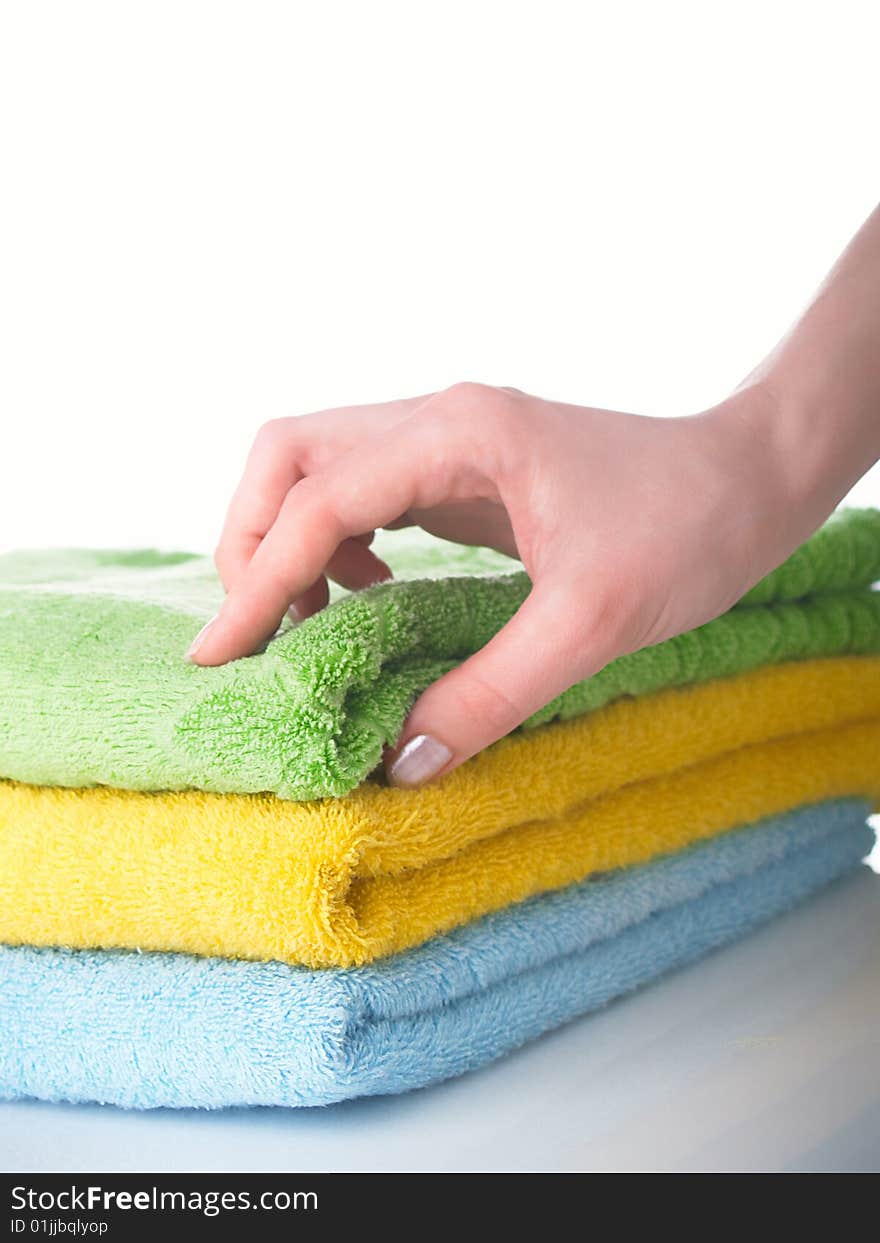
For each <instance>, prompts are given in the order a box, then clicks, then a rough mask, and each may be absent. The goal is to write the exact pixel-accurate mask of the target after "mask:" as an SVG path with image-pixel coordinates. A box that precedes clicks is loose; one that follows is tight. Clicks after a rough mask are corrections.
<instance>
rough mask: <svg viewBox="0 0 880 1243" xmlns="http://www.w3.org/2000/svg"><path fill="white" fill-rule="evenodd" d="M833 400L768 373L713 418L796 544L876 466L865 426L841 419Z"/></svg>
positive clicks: (739, 391)
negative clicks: (735, 441) (736, 442)
mask: <svg viewBox="0 0 880 1243" xmlns="http://www.w3.org/2000/svg"><path fill="white" fill-rule="evenodd" d="M834 411H835V403H834V399H833V397H832V396H831V395H830V394H828V393H827V392H824V391H823V389H822V387H821V386H819V387H817V388H816V390H815V391H813V390H812V389H811V388H810V387H809V386H808V385H804V384H797V383H793V382H791V381H789V380H788V378H787V377H786V376H785V375H784V374H782V373H781V372H779V371H776V370H774V369H769V370H768V371H767V373H766V374H762V375H760V376H757V377H755V378H753V379H749V380H747V381H746V383H745V384H744V385H743V386H742V387H741V388H739V389H737V390H736V392H734V393H733V394H732V395H731V396H730V397H729V398H728V399H727V400H726V401H724V402H722V403H721V404H720V406H718V407H716V408H715V410H714V411H713V412H711V413H712V414H713V415H714V416H715V417H717V418H718V419H719V421H723V422H724V423H725V425H726V427H727V428H728V430H729V431H730V432H731V434H733V435H734V436H739V437H740V438H741V440H742V442H743V444H744V446H745V452H746V456H747V459H748V461H749V462H750V469H752V470H753V471H754V472H755V476H756V480H757V486H758V487H763V488H764V489H766V490H769V491H770V492H772V495H773V497H774V498H775V507H776V509H777V513H778V519H779V521H780V522H781V523H782V526H783V528H790V529H791V531H792V534H793V536H794V538H795V539H796V541H797V542H800V540H801V539H805V538H806V537H807V536H808V535H809V534H810V533H811V532H812V531H813V530H814V529H815V528H816V527H817V526H818V525H819V524H820V523H821V522H823V521H824V520H825V518H827V516H828V515H829V514H830V513H831V512H832V510H833V509H834V508H835V506H836V505H837V504H838V503H839V502H840V501H841V500H842V499H843V497H844V496H845V495H846V493H847V492H848V491H849V489H850V488H851V487H852V486H853V484H854V483H855V482H856V481H857V480H858V479H859V478H860V477H861V475H862V474H863V473H864V472H865V471H866V470H867V469H868V468H869V467H870V465H871V464H872V461H873V458H872V457H871V456H870V453H871V446H870V444H868V443H866V437H865V435H864V428H863V427H862V425H861V424H860V423H859V422H858V421H848V420H846V419H843V418H840V417H835V414H834Z"/></svg>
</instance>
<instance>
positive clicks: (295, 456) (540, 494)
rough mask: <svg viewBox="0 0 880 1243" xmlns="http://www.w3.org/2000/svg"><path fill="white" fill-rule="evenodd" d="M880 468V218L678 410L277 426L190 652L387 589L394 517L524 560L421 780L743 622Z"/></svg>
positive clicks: (512, 393)
mask: <svg viewBox="0 0 880 1243" xmlns="http://www.w3.org/2000/svg"><path fill="white" fill-rule="evenodd" d="M878 457H880V208H878V209H877V210H876V211H875V212H874V213H873V215H872V216H871V217H870V218H869V219H868V221H867V222H866V223H865V225H864V226H863V227H862V229H861V230H860V232H859V233H858V234H857V235H856V237H855V238H854V240H853V241H852V242H851V243H850V246H849V247H848V248H847V250H846V251H845V252H844V254H843V255H842V256H841V258H840V260H839V261H838V263H837V265H836V266H835V268H834V269H833V270H832V272H831V273H830V275H829V277H828V278H827V280H826V282H825V284H824V285H823V286H822V288H821V289H820V291H819V293H818V294H817V295H816V298H815V299H814V301H813V302H812V303H811V305H810V306H809V307H808V309H807V310H806V312H805V313H804V314H803V316H802V317H801V318H800V319H799V320H798V322H797V323H796V324H795V326H794V327H793V328H792V330H791V332H790V333H789V334H788V336H786V338H785V339H784V340H783V341H782V342H781V343H780V344H779V345H778V346H777V348H776V349H775V350H774V351H773V353H772V354H771V355H770V356H769V357H768V358H767V359H766V360H765V361H764V362H763V363H762V364H761V365H760V366H759V367H758V368H757V369H756V370H755V371H754V372H753V373H752V375H750V376H749V377H748V379H746V380H745V381H744V382H743V384H742V385H741V386H740V387H739V388H738V389H737V390H736V392H735V393H733V394H732V395H731V396H730V397H729V398H727V399H726V400H724V401H722V402H721V403H720V404H718V405H717V406H714V407H712V408H711V409H709V410H706V411H703V412H701V413H698V414H694V415H687V416H683V417H681V418H677V419H655V418H647V417H644V416H640V415H637V414H626V413H619V412H616V411H609V410H597V409H592V408H590V407H580V406H572V405H565V404H562V403H560V402H550V401H543V400H541V399H540V398H537V397H531V396H529V395H527V394H525V393H520V392H518V391H517V390H514V389H505V388H492V387H490V386H487V385H482V384H472V383H466V384H457V385H454V386H453V387H452V388H450V389H447V390H446V391H445V392H440V393H432V394H428V395H426V396H422V397H415V398H410V399H408V400H403V401H395V402H389V403H386V404H382V405H374V406H354V407H348V408H345V409H340V410H330V411H324V412H322V413H320V414H312V415H308V416H306V417H303V418H291V419H280V420H276V421H273V422H271V423H268V424H266V426H265V427H263V428H262V429H261V430H260V432H259V434H258V436H257V438H256V441H255V443H254V446H253V449H252V450H251V453H250V456H249V458H248V462H247V467H246V469H245V473H244V477H243V478H242V481H241V483H240V485H239V487H238V489H237V491H236V493H235V496H234V497H233V500H232V504H231V506H230V509H229V513H228V516H227V519H226V524H225V526H224V529H223V534H222V537H221V540H220V544H219V546H218V549H217V553H216V561H217V567H218V569H219V572H220V575H221V577H222V579H223V583H224V585H225V587H226V590H227V596H226V599H225V601H224V603H223V606H222V608H221V610H220V612H219V614H218V615H217V617H216V618H215V619H214V620H213V622H211V623H209V625H208V626H207V627H206V628H205V629H204V630H203V631H202V632H201V634H200V635H199V636H198V637H197V639H196V641H195V642H194V644H193V646H192V648H191V649H190V653H189V655H190V659H192V660H193V661H195V663H197V664H201V665H219V664H223V663H225V662H226V661H229V660H232V659H234V658H236V657H238V656H243V655H246V654H249V653H251V652H253V651H254V650H255V649H256V648H257V647H258V646H259V645H260V644H261V643H263V642H265V641H266V639H267V638H269V636H271V635H272V634H273V633H274V631H275V630H276V628H277V626H278V624H279V622H280V621H281V618H282V617H283V616H284V613H285V611H286V610H287V609H288V608H291V607H292V608H293V610H294V615H296V616H299V617H307V616H309V615H311V614H312V613H314V612H316V611H317V610H318V609H320V608H322V607H323V606H324V604H325V603H326V601H327V579H328V578H331V579H333V580H334V581H336V582H339V583H341V584H342V585H343V586H345V587H349V588H351V589H354V590H356V589H358V588H362V587H365V586H367V585H368V584H370V583H374V582H377V581H379V580H381V579H383V578H387V577H389V576H390V570H389V569H388V567H387V566H386V565H384V563H383V562H381V561H380V560H379V559H378V558H377V557H376V556H375V555H374V554H373V553H372V551H371V550H370V548H369V541H370V539H371V538H372V534H373V532H374V531H375V530H376V529H377V528H379V527H399V526H405V525H413V524H417V525H419V526H421V527H423V528H424V529H425V530H427V531H430V532H432V533H433V534H435V535H439V536H442V537H443V538H446V539H450V540H455V541H457V542H460V543H466V544H482V545H485V546H488V547H492V548H496V549H498V550H499V551H501V552H504V553H507V554H509V555H510V556H512V557H518V558H519V559H520V560H521V561H522V563H523V565H524V566H525V569H526V570H527V571H528V574H529V577H530V578H531V581H532V591H531V593H530V595H529V597H528V598H527V600H526V601H525V603H524V604H523V606H522V608H521V609H520V610H519V612H518V613H517V614H516V615H515V617H514V618H513V619H512V620H511V621H510V622H509V623H508V625H507V626H505V627H504V629H503V630H501V631H500V632H499V633H498V634H497V635H496V636H495V638H493V639H492V641H491V642H490V643H488V644H487V645H486V647H484V648H483V649H482V650H481V651H480V652H478V653H476V654H475V655H474V656H472V657H471V658H470V659H469V660H466V661H465V662H464V663H463V664H462V665H461V666H460V667H459V668H457V669H455V670H454V671H453V672H451V673H448V674H447V675H446V676H445V677H443V678H441V679H440V680H439V681H438V682H436V683H435V684H434V685H433V686H431V687H429V688H428V690H427V691H425V693H424V694H423V695H422V696H421V698H420V699H419V700H418V702H417V703H416V704H415V706H414V707H413V709H412V712H411V713H410V716H409V718H408V720H407V722H406V725H405V728H404V730H403V733H402V735H401V737H400V739H399V740H398V744H397V746H396V747H395V748H394V750H393V751H392V752H391V753H390V754H389V757H388V769H389V775H390V777H391V779H392V780H393V781H395V782H397V783H398V784H401V785H415V784H420V783H421V782H423V781H426V780H430V779H432V778H433V777H435V776H438V775H439V774H441V773H444V772H447V771H449V770H450V769H452V768H454V767H455V766H456V765H457V764H460V763H461V762H462V761H463V760H465V759H467V758H468V757H470V756H472V755H474V754H475V753H476V752H478V751H480V750H482V748H484V747H486V746H488V745H489V744H490V743H492V742H495V741H496V740H497V739H498V738H500V737H502V736H503V735H504V734H507V733H509V732H510V731H511V730H512V729H514V728H515V727H516V726H517V725H519V724H520V723H521V722H522V721H523V720H524V719H525V718H526V717H527V716H529V715H530V714H531V713H532V712H535V711H536V710H537V709H538V708H540V707H541V706H542V705H543V704H545V703H547V702H548V701H549V700H550V699H552V698H554V697H555V696H556V695H558V694H560V693H561V692H562V691H563V690H565V689H566V688H567V687H568V686H570V685H572V684H573V683H575V682H578V681H580V680H581V679H583V678H585V677H588V676H589V675H591V674H593V673H595V672H596V671H597V670H599V669H601V668H602V666H603V665H605V664H607V663H608V662H609V661H610V660H613V659H614V658H615V657H617V656H619V655H622V654H623V653H625V652H630V651H633V650H635V649H637V648H640V647H644V646H646V645H648V644H653V643H659V642H660V641H661V640H663V639H666V638H669V637H670V636H672V635H675V634H679V633H681V632H682V631H684V630H689V629H691V628H693V627H694V626H698V625H701V624H702V623H704V622H707V621H709V620H711V618H713V617H716V616H718V615H719V614H720V613H722V612H724V611H725V610H726V609H728V608H729V607H730V606H731V605H732V604H733V603H734V602H735V601H736V600H737V599H739V597H740V596H741V595H742V594H743V593H744V592H745V591H747V590H748V588H749V587H751V586H752V585H753V584H754V583H755V582H756V581H757V580H758V579H759V578H761V577H762V576H763V575H764V574H766V573H767V572H769V571H770V570H771V569H773V568H774V566H776V565H778V564H779V563H780V562H781V561H783V560H784V559H785V557H787V556H788V555H789V553H791V552H792V551H793V549H794V548H796V547H797V545H798V544H800V543H801V542H802V541H803V540H804V539H806V538H807V536H808V535H809V534H810V533H811V532H812V531H813V530H815V528H816V527H817V526H819V525H820V523H821V522H823V521H824V519H825V518H826V517H827V516H828V514H829V513H830V512H831V511H832V510H833V508H834V507H835V505H836V504H837V503H838V501H839V500H840V499H841V498H842V497H843V496H844V495H845V494H846V492H847V491H848V490H849V489H850V487H852V485H853V483H855V482H856V480H857V479H858V478H859V477H860V476H861V475H862V474H864V472H865V471H867V470H868V469H869V468H870V467H871V465H873V463H874V462H875V461H876V460H877V459H878Z"/></svg>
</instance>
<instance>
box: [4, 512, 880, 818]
mask: <svg viewBox="0 0 880 1243" xmlns="http://www.w3.org/2000/svg"><path fill="white" fill-rule="evenodd" d="M397 538H398V539H399V537H397ZM390 549H391V552H390V556H391V560H392V562H393V564H394V567H395V570H396V571H397V572H398V573H400V574H402V575H403V576H404V578H405V579H406V577H407V576H410V577H411V576H417V577H416V578H415V579H414V580H413V581H401V582H396V583H393V584H389V585H385V586H379V587H375V588H372V589H370V590H368V591H363V592H359V593H356V594H355V595H350V596H347V597H345V598H344V599H341V600H339V601H337V602H336V603H334V604H333V605H332V606H331V607H329V608H327V609H325V610H324V611H322V612H321V613H319V614H318V615H317V616H315V617H313V618H311V619H309V620H308V621H306V622H303V623H302V624H301V625H299V626H296V627H292V628H288V629H286V630H285V631H283V632H282V633H281V634H279V636H278V637H276V638H275V639H274V640H273V641H272V642H271V643H270V644H269V645H268V648H267V649H266V651H265V652H263V653H262V654H259V655H256V656H252V657H248V658H246V659H243V660H239V661H235V662H233V663H232V664H229V665H225V666H223V667H221V668H217V669H201V668H197V667H195V666H193V665H189V664H187V663H186V661H185V660H184V659H183V653H184V651H185V649H186V647H187V646H188V644H189V642H190V640H191V639H192V638H193V636H194V634H195V632H196V631H197V630H198V629H199V627H200V626H201V625H202V624H203V623H204V622H205V620H206V619H207V618H208V617H209V616H210V615H211V614H212V613H213V612H214V611H215V610H216V608H217V605H218V604H219V601H220V590H219V586H218V584H217V580H216V577H215V575H214V571H213V568H212V567H211V565H210V562H208V561H207V560H206V559H205V558H197V557H192V556H190V555H187V554H185V553H179V554H170V555H168V554H165V555H163V554H158V553H150V552H139V553H118V552H117V553H113V552H68V553H45V554H34V553H20V554H13V555H12V556H8V557H5V558H0V775H2V776H3V777H8V778H12V779H15V780H18V781H26V782H31V783H33V784H37V785H62V786H73V787H82V786H90V785H96V784H97V785H110V786H118V787H122V788H125V789H136V790H180V789H198V790H210V791H216V792H219V793H253V792H259V791H271V792H274V793H276V794H278V795H280V796H281V797H283V798H290V799H309V798H317V797H323V796H327V795H332V796H337V795H341V794H345V793H347V792H348V791H349V790H351V789H353V788H354V787H355V786H357V785H358V783H359V782H360V781H362V780H363V779H364V778H365V777H366V776H367V775H368V773H370V772H371V771H372V769H373V768H374V767H375V766H376V764H377V763H378V762H379V759H380V757H381V753H382V748H383V746H384V744H386V743H388V742H391V741H393V740H394V739H395V738H396V737H397V736H398V733H399V731H400V727H401V725H402V723H403V720H404V718H405V715H406V712H407V711H408V709H409V706H410V705H411V703H412V701H413V699H414V697H415V696H416V695H417V694H418V693H419V692H420V691H421V690H423V689H424V688H425V687H426V686H427V685H429V684H430V683H431V682H433V681H434V680H435V679H436V678H437V677H438V676H440V675H441V674H442V673H444V672H446V671H447V670H448V669H450V668H452V667H453V666H454V665H456V664H457V663H459V662H460V661H461V660H462V659H464V658H465V657H467V656H468V655H470V654H471V653H472V652H474V651H475V650H477V649H478V648H480V647H481V646H483V644H484V643H486V642H487V640H488V639H489V638H490V637H491V636H492V635H493V634H495V633H496V632H497V631H498V630H499V629H500V627H501V626H502V625H504V624H505V622H507V621H508V620H509V618H510V617H511V615H512V614H513V613H514V612H515V610H516V609H517V608H518V606H519V605H520V604H521V603H522V601H523V599H524V598H525V596H526V594H527V593H528V590H529V581H528V578H527V577H526V575H525V574H524V573H522V572H520V573H513V574H511V573H507V574H504V573H503V570H504V569H505V568H507V569H509V567H510V566H511V564H513V563H511V562H510V561H508V560H506V559H505V558H503V557H499V556H498V555H497V554H492V553H487V552H485V551H482V550H475V549H462V548H459V549H455V548H454V547H452V546H450V545H448V544H441V543H438V542H437V541H430V542H425V541H424V540H422V541H419V540H416V541H413V540H411V539H410V540H406V539H403V540H400V542H399V543H395V544H393V545H391V546H390ZM407 550H408V551H407ZM487 570H489V571H493V573H491V574H489V575H484V576H483V577H479V576H475V571H477V572H484V571H487ZM438 571H439V572H440V573H444V574H447V575H448V574H454V575H457V577H452V578H445V579H439V580H434V581H432V580H430V579H424V578H423V577H418V576H424V575H425V574H436V573H437V572H438ZM878 578H880V512H877V511H873V510H864V511H862V510H850V511H846V510H844V511H841V512H840V513H839V514H837V515H835V516H834V517H833V518H832V519H831V520H830V521H829V522H828V523H827V524H826V526H825V527H823V528H822V529H821V530H820V531H818V532H817V533H816V534H815V535H814V536H813V537H812V538H811V539H810V540H809V541H808V542H807V543H806V544H805V545H804V546H803V547H802V548H801V549H800V550H798V552H796V553H795V554H794V555H793V556H792V557H791V558H790V560H789V561H788V562H786V563H785V565H783V566H781V567H780V568H779V569H778V570H776V571H774V573H773V574H771V575H770V576H769V577H768V578H767V579H765V580H764V582H763V583H761V584H759V585H758V586H757V587H756V588H754V589H753V590H752V591H751V592H750V593H749V594H748V595H747V596H746V597H745V599H744V600H743V601H742V602H741V603H740V604H739V605H738V606H737V607H736V608H734V609H733V610H731V612H729V613H728V614H726V615H725V616H724V617H721V618H719V619H717V620H716V621H713V622H710V623H708V624H707V625H705V626H702V627H700V628H699V629H698V630H695V631H692V632H691V633H689V634H686V635H682V636H680V637H678V638H674V639H670V640H668V641H667V642H666V643H662V644H659V645H658V646H656V647H652V648H647V649H644V650H643V651H640V652H637V653H634V654H632V655H629V656H624V657H622V658H621V659H620V660H617V661H615V662H614V663H613V664H612V665H609V666H608V668H606V669H605V670H603V671H602V672H601V673H599V674H597V675H596V676H595V677H593V678H591V679H589V680H588V681H586V682H582V683H580V684H579V685H577V686H575V687H573V688H572V689H571V690H569V691H567V692H566V693H565V694H564V695H562V696H561V697H560V698H559V699H556V700H554V701H553V703H552V704H550V705H548V706H547V707H546V708H544V709H543V710H542V711H540V712H539V713H537V714H536V715H535V716H534V717H533V718H532V720H531V722H530V724H533V725H534V724H538V723H542V722H547V721H550V720H554V719H557V718H558V719H568V718H571V717H573V716H576V715H579V714H582V713H585V712H588V711H592V710H594V709H596V708H600V707H602V706H603V705H605V704H608V703H610V702H612V701H613V700H615V699H619V698H620V697H621V696H629V695H642V694H646V693H649V692H653V691H657V690H659V689H661V688H664V687H670V686H680V685H685V684H690V683H697V682H704V681H706V680H708V679H711V678H718V677H727V676H730V675H731V674H735V673H739V672H742V671H744V670H747V669H753V668H757V667H759V666H762V665H767V664H772V663H776V662H779V661H782V660H789V659H802V658H806V657H818V656H831V655H837V654H841V653H859V654H865V653H869V652H877V651H880V597H878V595H877V594H870V593H869V591H868V586H869V585H870V584H871V583H872V582H873V581H874V580H876V579H878ZM49 739H51V745H47V740H49Z"/></svg>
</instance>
